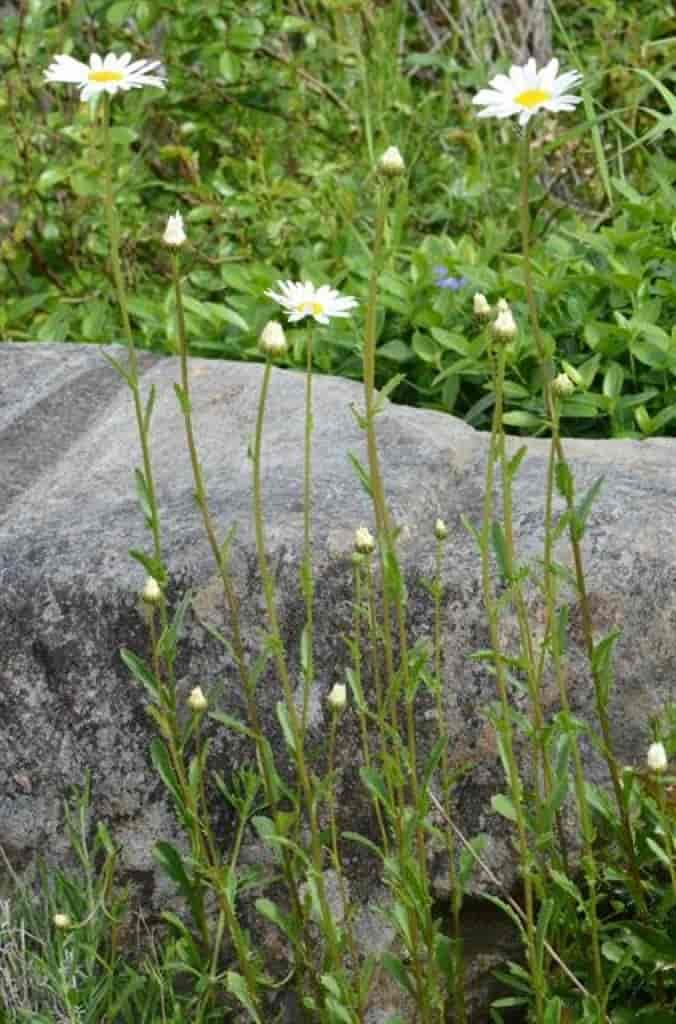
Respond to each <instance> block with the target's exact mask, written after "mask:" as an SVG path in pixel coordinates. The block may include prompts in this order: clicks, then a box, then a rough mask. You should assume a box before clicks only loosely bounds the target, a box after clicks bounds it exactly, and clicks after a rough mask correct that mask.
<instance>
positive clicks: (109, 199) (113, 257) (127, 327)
mask: <svg viewBox="0 0 676 1024" xmlns="http://www.w3.org/2000/svg"><path fill="white" fill-rule="evenodd" d="M103 166H104V176H103V177H104V193H103V205H104V208H105V213H106V222H107V225H108V242H109V245H110V265H111V268H112V271H113V281H114V282H115V290H116V292H117V301H118V304H119V307H120V315H121V316H122V326H123V328H124V334H125V337H126V339H127V351H128V357H129V366H128V370H127V374H128V376H127V380H128V383H129V387H130V389H131V393H132V397H133V400H134V412H135V414H136V423H137V426H138V433H139V439H140V442H141V454H142V458H143V475H144V480H145V485H146V490H147V492H148V503H149V506H150V524H149V525H150V530H151V533H152V535H153V547H154V556H155V561H156V562H157V563H158V565H161V564H162V545H161V541H160V523H159V516H158V514H157V501H156V498H155V484H154V481H153V472H152V465H151V461H150V446H149V444H148V428H149V423H148V422H147V419H146V417H145V415H144V412H143V403H142V402H141V389H140V386H139V377H138V361H137V359H136V349H135V348H134V338H133V335H132V331H131V323H130V321H129V311H128V306H127V295H126V291H125V286H124V277H123V274H122V266H121V264H120V238H119V224H118V220H117V214H116V211H115V204H114V200H113V141H112V136H111V131H110V96H108V95H107V94H106V95H104V97H103ZM161 608H162V614H163V617H164V621H163V626H164V625H166V607H165V603H164V601H163V602H162V604H161Z"/></svg>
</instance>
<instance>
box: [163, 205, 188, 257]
mask: <svg viewBox="0 0 676 1024" xmlns="http://www.w3.org/2000/svg"><path fill="white" fill-rule="evenodd" d="M185 240H186V233H185V228H184V226H183V217H181V214H180V213H179V212H178V210H177V211H176V213H175V214H174V215H173V216H171V217H169V220H168V221H167V226H166V228H165V229H164V235H163V236H162V241H163V242H164V244H165V245H169V246H171V247H172V249H178V248H179V246H181V245H183V243H184V242H185Z"/></svg>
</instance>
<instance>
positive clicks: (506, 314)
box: [491, 307, 517, 341]
mask: <svg viewBox="0 0 676 1024" xmlns="http://www.w3.org/2000/svg"><path fill="white" fill-rule="evenodd" d="M491 330H492V331H493V334H494V335H495V337H496V338H498V339H499V340H500V341H511V340H512V338H513V337H514V336H515V334H516V331H517V327H516V320H515V319H514V317H513V316H512V311H511V309H509V307H508V308H507V309H502V310H501V311H500V312H499V313H498V315H497V316H496V318H495V320H494V321H493V323H492V324H491Z"/></svg>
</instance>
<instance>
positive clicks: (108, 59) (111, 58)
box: [103, 53, 118, 71]
mask: <svg viewBox="0 0 676 1024" xmlns="http://www.w3.org/2000/svg"><path fill="white" fill-rule="evenodd" d="M103 66H104V68H105V69H106V71H117V70H118V68H117V57H116V56H115V54H114V53H107V54H106V56H105V58H104V60H103Z"/></svg>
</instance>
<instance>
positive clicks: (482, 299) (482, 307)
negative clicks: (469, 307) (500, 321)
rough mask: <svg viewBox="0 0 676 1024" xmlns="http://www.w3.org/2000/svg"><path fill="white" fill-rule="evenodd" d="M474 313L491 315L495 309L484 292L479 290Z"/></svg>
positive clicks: (482, 315)
mask: <svg viewBox="0 0 676 1024" xmlns="http://www.w3.org/2000/svg"><path fill="white" fill-rule="evenodd" d="M473 305H474V315H475V316H481V317H489V316H490V315H491V313H492V312H493V310H492V309H491V307H490V305H489V304H488V299H487V298H486V296H485V295H484V294H483V293H482V292H477V293H476V295H475V296H474V303H473Z"/></svg>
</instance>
